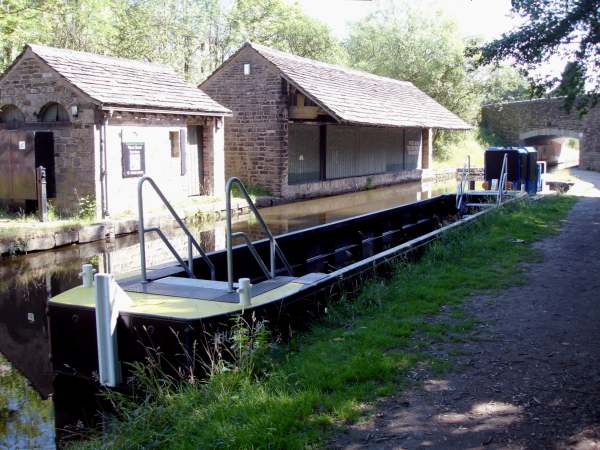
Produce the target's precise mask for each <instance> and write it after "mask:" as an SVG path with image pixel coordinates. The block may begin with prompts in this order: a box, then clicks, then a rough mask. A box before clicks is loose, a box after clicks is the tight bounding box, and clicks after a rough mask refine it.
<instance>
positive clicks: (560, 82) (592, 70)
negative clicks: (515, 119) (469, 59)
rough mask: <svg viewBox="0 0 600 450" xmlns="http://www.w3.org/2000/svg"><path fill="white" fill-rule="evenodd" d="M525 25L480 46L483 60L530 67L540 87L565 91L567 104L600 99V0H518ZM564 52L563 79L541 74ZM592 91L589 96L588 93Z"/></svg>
mask: <svg viewBox="0 0 600 450" xmlns="http://www.w3.org/2000/svg"><path fill="white" fill-rule="evenodd" d="M512 9H513V12H515V13H516V14H518V15H520V16H521V17H522V18H524V19H526V22H525V24H524V25H522V26H520V27H518V28H517V29H515V30H514V31H511V32H509V33H506V34H504V35H502V37H500V38H498V39H496V40H495V41H492V42H490V43H488V44H486V45H484V46H481V47H479V48H477V47H475V48H472V49H471V50H470V53H471V54H474V53H477V52H480V51H481V53H482V58H481V60H480V63H481V64H488V63H490V62H498V61H503V60H508V61H511V62H515V63H517V64H518V65H519V66H521V67H522V68H523V69H524V70H526V71H527V72H528V73H529V75H530V77H531V79H532V81H534V82H535V83H536V86H537V91H538V93H539V92H543V91H549V90H554V92H553V94H554V95H565V96H566V101H565V106H566V108H567V110H570V109H571V108H572V107H573V106H575V107H577V108H578V109H579V111H580V112H581V113H585V112H586V111H587V110H588V109H589V108H590V107H593V106H594V105H595V104H596V103H597V101H598V99H599V98H600V79H599V78H598V76H597V73H598V71H599V70H600V50H599V49H600V26H598V24H599V22H600V4H599V2H598V1H597V0H590V1H564V0H513V1H512ZM557 54H559V55H560V56H561V57H562V60H563V61H564V62H565V67H564V70H563V73H562V76H561V77H560V78H556V77H551V76H549V75H546V74H540V73H539V72H538V73H536V69H538V68H540V67H541V66H542V65H543V64H545V63H547V62H549V60H550V58H552V57H553V56H554V55H557ZM584 94H586V95H584Z"/></svg>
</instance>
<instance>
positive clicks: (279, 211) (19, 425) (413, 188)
mask: <svg viewBox="0 0 600 450" xmlns="http://www.w3.org/2000/svg"><path fill="white" fill-rule="evenodd" d="M454 188H455V182H454V181H450V182H448V183H444V184H433V183H431V184H421V183H411V184H404V185H396V186H390V187H385V188H378V189H373V190H369V191H363V192H357V193H350V194H345V195H338V196H333V197H326V198H321V199H313V200H307V201H303V202H296V203H293V204H286V205H280V206H275V207H271V208H264V209H262V210H261V213H262V214H263V216H264V218H265V221H266V222H267V223H268V225H269V227H271V229H272V231H273V232H274V233H275V234H281V233H285V232H288V231H293V230H296V229H301V228H306V227H310V226H314V225H319V224H322V223H327V222H331V221H334V220H339V219H343V218H346V217H351V216H356V215H359V214H364V213H367V212H370V211H375V210H379V209H384V208H390V207H393V206H397V205H400V204H404V203H409V202H414V201H418V200H422V199H426V198H430V197H431V196H434V195H437V194H440V193H443V192H448V191H450V190H453V189H454ZM235 228H236V229H237V230H242V231H246V232H247V233H248V234H250V235H251V236H252V237H253V238H255V239H256V238H259V237H262V236H261V233H260V229H259V227H258V224H257V223H256V221H254V220H252V219H250V218H246V219H242V220H238V221H237V222H236V224H235ZM165 231H166V234H167V235H168V236H169V239H170V240H171V241H172V243H173V245H174V247H175V248H176V249H177V250H178V251H179V252H180V253H181V254H182V255H185V254H186V251H187V249H186V247H187V239H186V238H185V236H184V235H183V233H181V232H180V231H179V230H165ZM194 233H195V235H196V236H197V238H198V239H199V242H201V244H202V245H203V246H204V247H205V249H206V250H207V251H212V250H218V249H222V248H224V247H225V224H224V222H216V223H211V224H204V225H199V226H195V227H194ZM146 255H147V263H148V265H150V266H151V265H156V264H162V263H165V262H169V261H172V260H173V257H172V255H171V254H170V253H169V251H168V250H167V249H166V247H165V246H164V245H163V244H162V242H161V241H160V240H158V239H152V236H148V240H147V248H146ZM84 263H92V264H94V265H95V266H96V267H97V268H98V270H100V271H107V272H111V273H113V274H115V275H119V274H124V273H129V272H133V271H137V270H139V266H140V261H139V247H138V243H137V236H136V235H129V236H125V237H121V238H117V239H115V240H114V241H112V242H107V243H105V242H98V243H91V244H86V245H79V246H70V247H66V248H62V249H57V250H54V251H48V252H42V253H34V254H31V255H25V256H17V257H13V258H6V259H3V260H0V352H1V353H2V354H4V355H5V356H6V359H8V360H9V361H10V362H11V364H9V363H8V362H7V361H6V360H4V359H0V382H1V386H0V448H4V447H8V448H36V447H37V448H40V447H41V448H52V447H54V439H55V432H54V422H53V420H54V419H53V416H52V414H51V411H52V405H51V401H49V400H43V399H44V398H47V397H48V396H49V395H50V394H51V393H52V391H53V385H52V372H51V366H50V361H49V345H48V330H47V321H46V316H45V309H46V302H47V300H48V298H49V297H51V296H52V295H57V294H59V293H60V292H63V291H65V290H67V289H70V288H71V287H74V286H76V285H77V284H79V283H80V281H79V277H78V273H79V271H80V268H81V265H82V264H84ZM15 368H16V369H18V372H21V373H22V374H24V375H25V377H27V379H28V380H29V382H30V384H31V387H30V386H29V384H28V383H27V382H26V381H25V379H24V378H23V377H22V376H21V375H19V373H18V372H17V370H15ZM60 385H61V384H60V383H58V384H57V386H60ZM32 387H33V388H35V391H37V393H36V392H35V391H34V390H33V389H32ZM61 391H62V389H61ZM66 392H67V395H64V392H57V396H56V397H55V407H56V409H57V412H56V416H55V417H56V421H57V427H59V428H60V429H63V427H65V426H66V424H67V423H68V422H69V421H73V420H77V419H76V417H77V411H76V410H77V409H78V407H79V406H80V405H79V403H80V402H79V400H80V398H79V397H78V395H79V394H78V395H77V396H73V395H70V396H69V395H68V392H69V388H68V387H67V388H66ZM73 397H77V398H73ZM59 409H60V410H59ZM69 409H71V411H66V410H69ZM72 410H75V412H73V411H72Z"/></svg>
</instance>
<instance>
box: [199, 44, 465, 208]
mask: <svg viewBox="0 0 600 450" xmlns="http://www.w3.org/2000/svg"><path fill="white" fill-rule="evenodd" d="M200 88H201V89H202V90H203V91H205V92H206V93H207V94H208V95H210V96H211V97H212V98H214V99H215V100H216V101H218V102H219V103H221V104H223V105H225V106H226V107H228V108H229V109H231V110H232V112H233V115H232V116H231V117H228V118H227V119H226V120H225V122H226V127H225V130H226V131H225V149H226V150H225V160H226V161H225V172H226V175H227V176H232V175H236V176H239V177H241V178H242V179H243V180H244V181H246V182H248V183H251V184H256V185H262V186H264V187H266V188H268V189H269V190H270V191H271V192H272V193H273V194H274V195H276V196H279V197H284V198H289V199H292V198H301V197H310V196H318V195H326V194H332V193H336V192H343V191H349V190H355V189H360V188H364V187H366V186H375V185H383V184H391V183H396V182H401V181H411V180H419V179H421V177H422V174H423V170H425V169H428V168H430V167H431V158H432V148H431V145H432V131H433V130H435V129H445V130H465V129H469V128H470V126H469V125H468V124H467V123H465V122H464V121H463V120H462V119H460V118H459V117H457V116H456V115H455V114H453V113H451V112H450V111H448V110H447V109H446V108H444V107H443V106H441V105H440V104H438V103H437V102H435V101H434V100H433V99H432V98H430V97H428V96H427V95H426V94H424V93H423V92H421V91H420V90H419V89H417V88H416V87H415V86H413V85H412V84H411V83H409V82H406V81H399V80H394V79H390V78H385V77H380V76H376V75H372V74H369V73H366V72H361V71H356V70H351V69H347V68H344V67H340V66H335V65H331V64H325V63H322V62H317V61H313V60H310V59H306V58H301V57H298V56H293V55H290V54H287V53H283V52H280V51H277V50H273V49H271V48H268V47H264V46H260V45H256V44H251V43H247V44H245V45H244V46H243V47H242V48H241V49H239V50H238V51H237V52H236V53H235V54H234V55H233V56H232V57H231V58H229V59H228V60H227V61H226V62H225V63H224V64H223V65H222V66H221V67H220V68H218V69H217V70H216V71H215V72H214V73H213V74H212V75H210V76H209V77H208V79H207V80H206V81H204V82H203V83H202V84H201V85H200Z"/></svg>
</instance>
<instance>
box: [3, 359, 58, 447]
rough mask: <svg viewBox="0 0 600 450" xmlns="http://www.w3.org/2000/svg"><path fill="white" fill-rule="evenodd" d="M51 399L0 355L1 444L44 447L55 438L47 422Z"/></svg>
mask: <svg viewBox="0 0 600 450" xmlns="http://www.w3.org/2000/svg"><path fill="white" fill-rule="evenodd" d="M51 420H52V401H50V400H42V399H41V398H40V396H39V395H38V394H37V393H36V392H35V390H34V389H33V388H32V387H31V386H30V385H29V383H28V382H27V380H26V379H25V378H24V377H23V376H22V375H21V374H19V373H18V372H17V371H16V369H14V368H13V367H12V366H11V365H10V363H9V362H8V361H7V360H6V359H5V358H4V356H2V355H0V445H2V446H5V448H42V447H45V446H46V445H48V443H49V442H52V440H53V439H52V436H49V435H48V430H47V428H48V423H49V422H50V421H51Z"/></svg>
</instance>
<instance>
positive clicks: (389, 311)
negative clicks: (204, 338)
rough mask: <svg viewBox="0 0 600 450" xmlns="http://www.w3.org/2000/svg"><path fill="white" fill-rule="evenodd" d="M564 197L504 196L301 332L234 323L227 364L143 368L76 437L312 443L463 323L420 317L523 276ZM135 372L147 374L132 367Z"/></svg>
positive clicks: (123, 444)
mask: <svg viewBox="0 0 600 450" xmlns="http://www.w3.org/2000/svg"><path fill="white" fill-rule="evenodd" d="M574 201H575V200H574V199H573V198H570V197H556V198H548V199H545V200H542V201H538V202H523V203H518V204H512V205H510V206H507V207H505V208H502V209H501V210H498V211H495V212H492V213H490V214H488V215H487V217H485V218H483V219H482V220H481V221H479V222H478V223H475V224H472V225H471V226H470V227H469V228H468V229H462V230H456V231H454V232H451V233H448V234H446V235H445V236H444V237H443V238H441V239H439V240H438V241H436V242H434V243H433V244H431V245H430V246H429V248H428V249H427V251H426V252H425V254H424V256H423V257H422V258H421V259H420V260H419V261H418V262H416V263H413V264H411V263H407V262H404V263H399V264H398V266H397V267H396V268H395V270H394V271H393V274H392V276H391V278H389V279H385V280H382V279H374V280H371V281H368V282H366V283H365V284H364V287H363V288H362V290H361V291H360V293H358V294H357V295H354V296H347V297H346V298H343V299H341V301H338V302H336V303H334V304H332V305H331V306H330V308H329V311H328V314H327V316H326V317H325V318H323V319H322V320H321V321H320V322H319V323H317V324H315V325H314V326H313V327H312V329H311V330H310V331H309V332H306V333H303V334H301V335H298V336H296V337H295V338H293V339H292V340H291V342H289V343H287V344H285V345H274V344H273V343H272V342H271V343H270V344H269V345H267V341H266V340H264V337H265V336H264V335H263V337H262V338H257V337H256V333H257V330H256V328H255V329H254V331H252V330H250V331H243V330H244V329H246V330H248V329H247V328H243V327H242V328H240V329H239V330H238V336H241V337H238V338H237V339H239V341H238V344H239V345H238V346H237V347H236V348H237V349H238V351H239V352H240V353H239V354H238V355H236V356H237V358H236V359H234V363H233V364H232V363H223V364H221V365H220V366H219V367H218V370H213V371H212V375H211V376H210V377H209V378H208V379H207V380H204V381H202V382H199V381H198V380H195V381H194V382H189V381H188V382H169V383H166V384H161V383H158V384H156V380H155V379H153V378H152V377H150V379H146V380H144V379H143V378H142V380H143V383H144V384H146V385H147V386H153V388H152V389H150V390H149V391H147V392H150V393H151V394H148V395H146V396H144V397H143V398H142V399H136V400H135V401H130V400H126V399H120V400H119V401H117V406H118V409H119V417H120V421H119V422H117V423H116V424H115V427H114V429H113V430H112V431H111V432H110V433H108V434H105V435H104V437H98V438H97V439H96V440H92V441H89V442H85V443H80V444H78V446H79V447H81V448H96V447H103V448H114V449H124V448H176V449H188V448H189V449H197V448H203V449H210V448H214V449H219V448H223V449H226V448H245V449H250V448H286V449H289V448H291V449H294V448H298V449H300V448H316V447H321V446H323V445H324V444H325V443H326V441H327V439H328V436H330V433H331V432H332V431H333V430H335V428H336V426H337V425H339V424H342V423H344V422H347V421H355V420H357V419H358V418H359V417H360V416H361V415H364V414H368V412H369V411H370V409H371V406H369V405H370V404H371V403H370V402H372V401H373V400H374V399H376V398H377V397H381V396H385V395H389V394H392V393H394V392H396V391H397V390H398V389H400V388H401V387H402V386H403V385H404V384H405V382H406V374H407V371H408V370H410V369H411V368H412V367H414V366H415V364H416V363H417V362H419V361H430V360H431V358H430V357H429V356H427V355H426V354H425V353H421V352H420V351H419V350H417V349H415V346H414V345H411V343H414V340H413V339H414V336H415V335H416V334H417V333H418V332H425V333H426V334H427V335H428V336H430V337H431V338H432V339H444V338H448V337H450V336H452V335H454V334H456V333H461V332H463V331H464V330H466V329H468V328H469V327H470V326H471V323H470V322H469V321H468V320H464V321H461V320H458V321H455V322H454V323H453V324H443V323H442V324H436V325H432V324H431V323H430V321H429V320H428V318H430V317H431V316H432V315H435V314H437V313H438V312H440V310H441V308H442V307H443V306H450V307H451V308H458V307H459V305H460V304H461V302H462V301H463V300H464V299H465V298H467V297H468V296H471V295H473V294H476V293H479V292H481V291H484V290H485V291H489V290H500V289H503V288H506V287H508V286H510V285H513V284H515V283H521V282H523V281H525V279H526V275H525V271H524V268H523V263H524V262H532V261H535V260H536V259H537V258H539V256H540V255H539V253H538V252H537V251H536V250H535V249H533V248H532V247H531V246H530V245H528V244H529V243H531V242H533V241H535V240H538V239H541V238H543V237H545V236H548V235H551V234H553V233H556V232H558V231H559V228H560V224H561V219H562V218H564V217H565V215H566V214H567V212H568V210H569V209H570V207H571V206H572V205H573V203H574ZM456 317H458V318H460V317H461V314H460V309H456ZM255 345H256V346H255ZM258 349H260V351H259V350H258ZM244 351H246V353H244ZM248 352H250V353H249V354H248ZM249 355H251V356H249ZM235 361H237V362H238V364H235ZM248 361H253V362H252V363H251V364H248ZM138 371H139V375H140V376H141V377H144V376H146V375H144V374H148V369H147V368H144V367H142V366H138Z"/></svg>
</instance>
